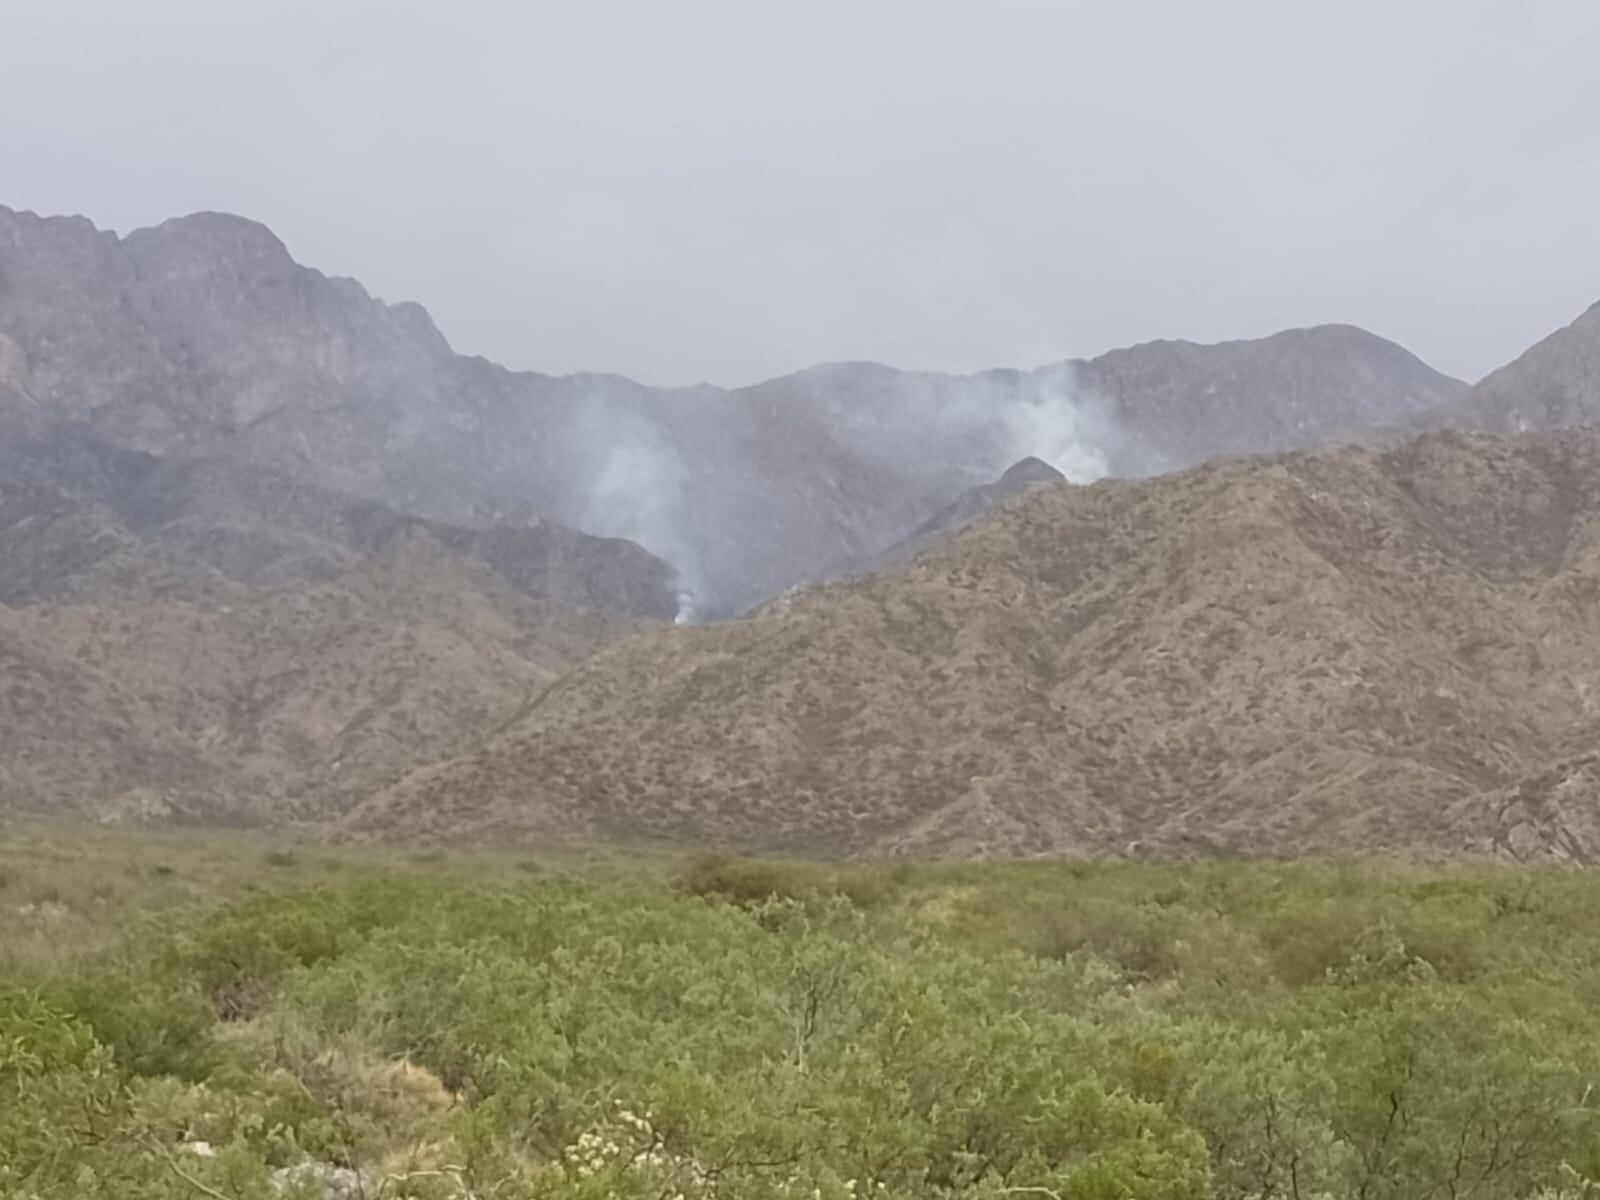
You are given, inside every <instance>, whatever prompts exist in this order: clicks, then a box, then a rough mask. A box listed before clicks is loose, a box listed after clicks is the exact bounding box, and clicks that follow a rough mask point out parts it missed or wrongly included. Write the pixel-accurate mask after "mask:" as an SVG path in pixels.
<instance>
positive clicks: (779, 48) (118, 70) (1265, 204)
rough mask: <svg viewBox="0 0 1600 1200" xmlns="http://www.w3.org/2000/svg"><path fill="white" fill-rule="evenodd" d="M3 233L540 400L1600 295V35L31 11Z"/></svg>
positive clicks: (1001, 14)
mask: <svg viewBox="0 0 1600 1200" xmlns="http://www.w3.org/2000/svg"><path fill="white" fill-rule="evenodd" d="M5 15H6V33H7V42H8V44H10V45H12V46H14V47H19V48H22V49H21V50H19V52H18V53H17V54H15V55H14V57H13V61H11V62H10V63H8V66H7V70H6V71H5V72H3V73H0V161H3V162H4V163H5V164H6V171H5V189H4V194H3V196H0V201H3V202H4V203H6V204H10V205H13V206H16V207H23V208H32V209H35V210H37V211H40V212H54V213H68V212H82V213H87V214H89V215H90V216H92V217H93V218H94V219H95V220H97V221H98V222H100V223H102V224H104V225H107V226H109V227H112V228H115V229H118V230H121V231H124V232H126V231H128V230H131V229H133V228H136V227H138V226H143V225H152V224H155V223H157V222H159V221H161V220H164V219H166V218H167V217H170V216H173V215H175V214H179V213H185V212H195V211H201V210H206V209H220V210H225V211H231V212H239V213H245V214H248V215H250V216H252V217H255V218H257V219H260V220H262V221H264V222H266V223H267V224H268V225H269V226H271V227H272V228H273V229H274V230H275V231H277V232H278V233H279V234H280V235H281V236H282V237H284V239H285V240H286V241H287V242H288V243H289V245H290V246H292V247H293V249H294V251H295V253H296V254H297V256H299V257H300V258H301V259H302V260H303V261H305V262H308V263H314V264H316V265H317V266H319V267H321V268H323V269H325V270H328V271H331V272H335V273H339V274H347V275H351V276H354V277H356V278H359V279H360V280H362V282H363V283H364V284H365V285H366V286H368V287H369V288H371V289H373V290H374V291H375V292H376V293H377V294H379V295H382V296H385V297H388V298H394V299H398V298H402V297H415V298H418V299H420V300H423V301H424V302H425V303H427V304H428V306H429V308H430V310H431V311H432V312H433V313H434V315H435V317H436V318H437V319H438V321H439V323H440V325H441V327H443V328H444V329H446V330H447V331H448V332H449V333H450V336H451V338H452V341H453V342H454V343H455V344H456V345H457V346H458V347H459V348H460V349H462V350H464V351H465V352H468V353H483V354H486V355H488V356H489V357H490V358H492V359H494V360H495V361H498V362H503V363H506V364H508V365H509V366H512V367H517V368H522V369H531V370H541V371H549V372H553V373H556V374H563V373H567V372H572V371H583V370H589V371H615V372H619V373H621V374H625V375H628V376H630V377H633V378H637V379H640V380H643V381H645V382H648V383H652V384H668V383H685V384H688V383H694V382H697V381H700V380H711V381H713V382H716V383H718V384H720V385H723V386H742V385H746V384H749V383H750V382H751V381H754V380H758V379H762V378H769V377H773V376H777V375H780V374H784V373H786V372H790V371H793V370H796V369H799V368H802V367H804V366H805V365H807V364H809V363H814V362H827V361H848V360H857V359H874V360H878V361H883V362H889V363H892V364H894V365H896V366H900V367H905V368H925V369H926V368H936V369H940V370H948V371H956V372H971V371H978V370H983V369H986V368H989V367H992V366H996V365H1003V364H1012V365H1018V366H1032V365H1034V364H1038V363H1045V362H1052V361H1059V360H1063V359H1067V358H1071V357H1074V356H1087V355H1093V354H1097V353H1100V352H1101V351H1103V350H1105V349H1106V348H1108V347H1111V346H1119V345H1130V344H1133V343H1137V342H1141V341H1143V340H1145V339H1147V338H1149V337H1151V336H1157V335H1159V336H1166V337H1182V338H1187V339H1189V340H1193V341H1197V342H1213V341H1218V340H1222V339H1227V338H1237V337H1250V336H1257V335H1259V334H1261V333H1263V332H1266V331H1269V330H1273V329H1280V328H1284V327H1289V326H1303V325H1314V324H1319V323H1324V322H1329V321H1350V322H1354V323H1356V324H1359V325H1361V326H1363V327H1365V328H1369V329H1375V330H1380V331H1382V332H1383V333H1384V334H1385V335H1387V336H1389V337H1393V338H1395V339H1397V340H1398V341H1400V342H1401V343H1403V344H1404V345H1407V346H1409V347H1411V348H1412V349H1414V350H1416V351H1417V352H1418V353H1420V354H1421V355H1422V357H1423V358H1425V359H1427V360H1428V361H1429V362H1432V363H1434V364H1435V365H1437V366H1438V367H1440V368H1441V369H1442V370H1444V371H1446V372H1447V373H1449V374H1451V375H1455V376H1457V377H1460V378H1465V379H1474V378H1477V377H1479V376H1481V375H1482V374H1483V373H1484V372H1486V371H1487V370H1489V369H1490V368H1491V367H1493V366H1496V365H1498V364H1499V363H1500V362H1503V361H1506V360H1508V359H1510V358H1511V357H1512V356H1513V355H1515V354H1516V353H1518V352H1520V350H1521V349H1522V348H1524V347H1525V346H1527V345H1528V344H1530V343H1531V342H1533V341H1534V340H1535V339H1537V338H1538V337H1540V336H1542V335H1543V334H1544V333H1545V332H1546V331H1548V330H1549V329H1551V328H1554V327H1555V326H1557V325H1558V324H1561V323H1563V322H1565V321H1567V320H1568V319H1570V317H1571V315H1572V314H1573V313H1575V312H1578V311H1580V310H1581V309H1582V308H1584V307H1585V306H1586V305H1588V304H1589V303H1591V302H1592V300H1593V299H1594V297H1593V295H1592V292H1593V286H1594V284H1593V281H1594V279H1595V278H1596V276H1597V274H1600V245H1597V243H1596V241H1595V239H1594V238H1593V236H1592V224H1591V221H1592V217H1591V211H1590V210H1591V209H1592V197H1593V196H1595V195H1596V194H1597V193H1600V126H1597V124H1596V122H1594V121H1593V120H1592V119H1591V114H1593V113H1594V112H1596V111H1600V74H1597V73H1596V72H1594V71H1593V70H1591V69H1590V61H1589V60H1590V58H1591V57H1592V52H1593V47H1594V46H1595V45H1596V44H1597V43H1600V8H1597V7H1596V6H1594V5H1592V4H1586V3H1581V2H1574V0H1552V2H1548V3H1540V4H1537V5H1535V6H1534V7H1533V10H1532V11H1529V10H1527V9H1525V8H1524V7H1523V6H1514V5H1511V6H1508V5H1500V4H1488V3H1478V2H1475V0H1473V2H1461V0H1415V2H1413V3H1407V4H1404V5H1394V4H1389V3H1383V2H1382V0H1352V2H1350V3H1345V4H1339V5H1329V6H1324V7H1314V8H1311V9H1307V8H1305V7H1304V6H1286V5H1277V4H1270V3H1261V2H1258V0H1222V2H1219V3H1211V4H1205V5H1194V4H1190V3H1185V2H1182V0H1165V2H1162V0H1157V2H1156V3H1151V4H1141V5H1110V4H1092V3H1076V2H1063V3H1055V2H1048V3H1047V2H1044V0H998V2H996V3H985V4H974V3H961V2H957V0H884V2H882V3H874V4H871V5H860V4H853V3H845V2H844V0H804V2H800V0H775V2H773V3H763V4H759V5H750V4H741V3H730V2H729V0H683V2H681V3H675V4H672V5H661V4H657V3H653V2H651V0H601V2H599V3H594V4H553V3H536V4H525V3H519V2H516V0H481V2H480V3H475V4H474V5H473V6H472V16H471V18H470V19H467V18H463V17H462V16H461V15H460V14H459V13H458V12H457V11H456V10H455V9H453V8H451V7H450V6H416V5H395V4H390V3H382V2H380V0H344V2H341V3H339V4H332V5H330V4H326V3H319V2H316V0H281V2H277V3H273V4H215V3H212V2H211V0H142V2H141V3H139V4H137V5H132V4H120V3H106V2H103V0H101V2H95V0H12V2H11V3H8V4H7V5H6V7H5Z"/></svg>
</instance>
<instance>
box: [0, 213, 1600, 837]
mask: <svg viewBox="0 0 1600 1200" xmlns="http://www.w3.org/2000/svg"><path fill="white" fill-rule="evenodd" d="M1597 420H1600V306H1597V307H1596V308H1595V309H1591V310H1590V311H1589V312H1588V313H1586V314H1584V315H1583V316H1581V317H1580V318H1579V319H1578V320H1577V321H1576V322H1574V324H1573V325H1571V326H1569V327H1568V328H1567V329H1564V330H1561V331H1558V332H1557V333H1556V334H1554V335H1552V336H1551V337H1550V338H1548V339H1546V340H1545V341H1544V342H1541V343H1540V344H1539V345H1537V346H1535V347H1533V348H1531V349H1530V350H1529V351H1528V352H1527V353H1526V354H1524V355H1523V356H1522V357H1520V358H1519V359H1518V360H1516V361H1515V362H1513V363H1511V364H1508V365H1507V366H1506V367H1504V368H1502V369H1501V370H1499V371H1497V372H1494V373H1493V374H1491V375H1490V376H1488V377H1487V378H1486V379H1484V380H1483V381H1481V382H1480V383H1479V384H1477V385H1475V386H1471V387H1469V386H1468V385H1467V384H1465V383H1462V382H1459V381H1456V380H1453V379H1450V378H1448V377H1446V376H1444V375H1442V374H1440V373H1438V372H1436V371H1434V370H1432V369H1431V368H1429V367H1428V366H1427V365H1426V364H1424V363H1422V362H1421V361H1420V360H1418V359H1417V358H1416V357H1415V356H1413V355H1411V354H1410V353H1409V352H1407V351H1405V350H1403V349H1402V348H1400V347H1398V346H1396V345H1394V344H1393V343H1391V342H1388V341H1385V340H1384V339H1382V338H1379V337H1376V336H1374V335H1372V334H1369V333H1366V332H1364V331H1362V330H1359V329H1356V328H1354V327H1351V326H1342V325H1331V326H1320V327H1316V328H1312V329H1303V330H1290V331H1285V332H1283V333H1279V334H1275V335H1272V336H1270V337H1266V338H1261V339H1258V340H1254V341H1241V342H1231V343H1224V344H1220V345H1214V346H1199V345H1193V344H1190V343H1184V342H1153V343H1147V344H1145V345H1142V346H1136V347H1131V348H1129V349H1125V350H1116V351H1112V352H1110V353H1108V354H1105V355H1102V356H1100V357H1098V358H1094V359H1088V360H1074V361H1069V362H1062V363H1057V364H1053V365H1048V366H1045V367H1041V368H1038V369H1035V370H1028V371H1014V370H994V371H988V372H983V373H980V374H977V375H972V376H949V375H938V374H930V373H918V372H906V371H897V370H893V369H891V368H888V367H883V366H879V365H876V364H867V363H851V364H834V365H828V366H822V367H816V368H812V369H810V370H807V371H802V372H799V373H797V374H795V375H791V376H786V377H783V378H780V379H775V380H771V381H768V382H766V383H762V384H757V385H754V386H752V387H747V388H741V389H732V390H725V389H718V388H712V387H709V386H701V387H694V388H686V389H672V390H661V389H653V388H649V387H646V386H644V385H640V384H637V383H633V382H631V381H628V380H625V379H621V378H619V377H615V376H605V375H582V376H568V377H562V378H555V377H551V376H544V375H537V374H532V373H519V372H511V371H507V370H505V369H503V368H501V367H498V366H496V365H494V364H492V363H489V362H486V361H484V360H482V359H478V358H470V357H465V356H461V355H457V354H456V353H454V352H453V351H452V350H451V348H450V346H449V344H448V342H447V341H446V339H445V338H444V337H443V335H441V334H440V333H439V332H438V330H437V329H436V328H435V327H434V325H433V323H432V321H431V320H430V319H429V318H428V316H427V314H426V312H425V311H424V310H422V309H421V308H420V307H419V306H417V305H414V304H387V303H384V302H382V301H380V300H377V299H375V298H373V297H371V296H370V295H368V294H367V292H366V291H365V290H364V289H363V288H361V287H360V285H359V284H356V283H354V282H353V281H350V280H341V279H334V278H328V277H326V276H324V275H322V274H321V273H319V272H317V271H315V270H312V269H310V268H307V267H303V266H301V265H299V264H297V263H296V262H295V261H294V260H293V259H292V257H291V256H290V255H289V253H288V251H287V249H286V248H285V247H284V246H283V245H282V243H281V242H280V241H278V239H277V238H276V237H274V236H273V235H272V234H271V233H270V231H268V230H267V229H266V228H265V227H263V226H261V225H259V224H257V223H254V222H251V221H248V220H245V219H242V218H239V217H233V216H228V215H223V214H198V215H196V216H192V217H186V218H180V219H178V220H174V221H169V222H167V223H166V224H164V225H161V226H159V227H157V228H155V229H149V230H140V231H137V232H134V233H130V234H128V235H127V236H126V237H119V236H117V235H115V234H112V233H109V232H104V231H100V230H97V229H95V227H94V226H93V225H91V224H90V223H89V222H88V221H86V220H84V219H82V218H40V217H36V216H34V215H32V214H28V213H18V212H13V211H11V210H8V209H3V208H0V811H36V812H37V811H49V812H76V813H81V814H92V815H98V816H124V817H128V816H137V817H143V818H151V819H168V820H204V821H212V822H216V821H228V822H258V821H307V822H315V823H318V824H319V825H321V826H324V827H330V828H331V827H341V828H344V829H346V830H349V831H357V832H382V833H386V834H387V833H404V834H407V835H412V836H422V835H426V836H434V837H474V838H476V837H506V836H515V837H528V838H539V837H551V836H560V837H581V838H594V837H601V838H607V839H632V840H649V841H660V840H666V841H673V842H680V843H693V844H717V845H728V846H737V847H743V848H750V849H760V850H779V851H787V852H807V853H827V854H851V853H931V852H937V853H954V854H964V855H1015V854H1159V855H1166V856H1170V855H1200V854H1251V855H1279V854H1307V853H1326V852H1356V853H1371V852H1382V853H1397V854H1406V855H1423V856H1441V855H1443V856H1449V855H1462V854H1465V855H1511V856H1514V857H1519V858H1540V857H1553V858H1562V859H1575V860H1579V861H1589V860H1590V859H1591V858H1592V857H1593V856H1594V855H1596V854H1597V853H1600V842H1597V840H1596V839H1597V838H1600V828H1596V825H1595V821H1594V820H1593V818H1592V817H1591V816H1589V815H1588V814H1589V813H1590V812H1592V811H1593V801H1594V800H1595V798H1596V796H1595V788H1596V781H1597V777H1600V772H1597V771H1596V769H1595V766H1594V760H1593V757H1592V751H1591V749H1590V748H1591V747H1592V745H1593V734H1594V732H1595V727H1594V720H1593V713H1592V709H1591V701H1590V693H1591V688H1593V687H1595V686H1597V685H1600V675H1597V673H1596V668H1600V662H1597V661H1596V660H1595V654H1594V651H1593V650H1592V649H1591V648H1590V647H1591V646H1593V645H1596V644H1600V643H1597V642H1596V640H1595V634H1596V633H1597V632H1600V630H1597V629H1596V628H1595V627H1594V623H1595V620H1596V617H1595V616H1594V615H1593V614H1594V612H1595V611H1596V609H1595V605H1594V603H1593V601H1594V596H1595V589H1596V587H1597V586H1600V577H1597V576H1596V574H1595V572H1596V570H1597V569H1600V568H1596V566H1595V564H1596V563H1597V562H1600V557H1597V554H1600V547H1597V546H1596V543H1595V541H1594V538H1595V529H1596V516H1597V507H1600V500H1597V489H1596V488H1595V487H1594V486H1592V485H1591V484H1590V480H1591V478H1593V477H1594V476H1595V468H1596V466H1597V465H1600V464H1597V461H1596V459H1597V456H1600V447H1597V443H1596V435H1595V434H1592V433H1590V432H1587V431H1586V430H1585V429H1584V428H1583V427H1585V426H1588V425H1591V424H1593V423H1595V422H1596V421H1597ZM739 614H744V615H742V616H740V617H739V619H736V620H729V619H728V618H730V617H734V616H738V615H739ZM675 624H679V625H681V624H688V625H691V626H698V627H692V628H675V627H674V626H675Z"/></svg>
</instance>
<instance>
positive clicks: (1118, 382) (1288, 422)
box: [1077, 325, 1467, 475]
mask: <svg viewBox="0 0 1600 1200" xmlns="http://www.w3.org/2000/svg"><path fill="white" fill-rule="evenodd" d="M1077 381H1078V385H1079V386H1080V387H1082V388H1083V389H1085V390H1086V391H1088V392H1089V393H1091V394H1102V395H1106V396H1110V397H1113V398H1114V402H1115V405H1116V408H1115V414H1116V419H1117V422H1118V424H1119V425H1120V426H1121V427H1122V428H1125V429H1127V430H1128V431H1129V432H1130V434H1131V437H1130V442H1129V444H1128V445H1127V446H1126V448H1125V449H1124V450H1123V451H1122V453H1120V454H1118V455H1115V456H1113V459H1112V462H1111V468H1112V473H1113V474H1115V475H1146V474H1155V473H1157V472H1159V471H1165V470H1174V469H1180V468H1183V467H1191V466H1196V465H1198V464H1199V463H1202V462H1204V461H1206V460H1207V459H1211V458H1216V457H1219V456H1222V455H1236V454H1260V453H1275V452H1280V451H1284V450H1305V449H1311V448H1313V447H1316V446H1321V445H1325V444H1327V443H1329V442H1334V441H1359V440H1361V439H1362V438H1363V437H1364V436H1366V435H1367V434H1369V433H1371V432H1372V431H1373V430H1376V429H1381V428H1382V427H1383V426H1385V425H1386V424H1389V423H1391V422H1396V421H1402V420H1405V419H1407V418H1409V417H1413V416H1415V415H1416V414H1419V413H1423V412H1427V411H1429V410H1431V409H1434V408H1437V407H1439V406H1441V405H1446V404H1449V403H1451V402H1453V401H1457V400H1459V399H1460V398H1461V397H1463V396H1464V395H1465V394H1466V392H1467V385H1466V384H1464V383H1462V382H1461V381H1460V380H1456V379H1451V378H1450V377H1448V376H1446V375H1441V374H1440V373H1439V372H1437V371H1435V370H1434V369H1433V368H1432V367H1430V366H1428V365H1427V364H1426V363H1424V362H1423V361H1422V360H1421V359H1419V358H1418V357H1417V356H1416V355H1414V354H1412V353H1411V352H1410V351H1408V350H1405V349H1403V348H1402V347H1400V346H1397V345H1395V344H1394V343H1393V342H1390V341H1386V340H1385V339H1383V338H1380V337H1376V336H1374V335H1373V334H1370V333H1368V332H1366V331H1365V330H1363V329H1358V328H1356V327H1355V326H1353V325H1319V326H1316V327H1314V328H1310V329H1290V330H1285V331H1284V332H1282V333H1276V334H1273V335H1272V336H1270V337H1264V338H1257V339H1254V340H1251V341H1234V342H1221V343H1218V344H1216V345H1210V346H1203V345H1196V344H1194V343H1192V342H1147V343H1145V344H1144V345H1142V346H1134V347H1132V348H1130V349H1127V350H1113V351H1111V352H1110V353H1109V354H1103V355H1101V356H1100V357H1099V358H1095V359H1091V360H1089V361H1088V362H1083V363H1079V364H1077Z"/></svg>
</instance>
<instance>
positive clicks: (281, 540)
mask: <svg viewBox="0 0 1600 1200" xmlns="http://www.w3.org/2000/svg"><path fill="white" fill-rule="evenodd" d="M676 603H677V601H676V596H675V594H674V591H673V587H672V578H671V572H670V569H669V568H668V567H667V566H666V565H665V564H664V563H661V562H660V561H659V560H656V559H653V558H651V557H650V556H649V555H647V554H646V553H645V552H644V551H643V550H641V549H639V547H637V546H635V545H633V544H632V543H628V542H619V541H609V540H605V539H599V538H592V537H588V536H586V535H583V534H578V533H574V532H573V531H571V530H567V529H561V528H558V527H547V526H535V527H527V528H514V529H487V530H471V529H463V528H459V527H454V526H449V525H444V524H441V523H439V522H432V521H425V520H422V519H419V518H416V517H408V516H402V515H399V514H396V513H393V512H391V511H389V510H387V509H384V508H382V507H380V506H379V505H376V504H374V503H371V502H369V501H363V500H357V499H354V498H351V497H347V496H342V495H340V494H338V493H334V492H330V491H327V490H323V489H318V488H316V487H314V486H313V485H310V484H308V483H305V482H303V481H298V480H295V479H294V478H292V477H285V476H282V475H279V474H275V473H273V472H271V471H270V470H267V469H265V468H255V467H249V466H247V465H244V464H241V463H238V462H219V461H217V460H214V459H186V458H177V457H164V458H158V457H154V456H152V455H148V454H144V453H141V452H138V451H129V450H117V449H114V448H111V447H107V446H106V445H105V444H104V443H102V442H101V441H99V440H98V439H97V438H94V437H88V436H85V435H83V434H82V433H81V431H77V430H73V429H70V428H64V427H61V426H49V425H47V424H46V423H35V424H34V427H33V428H32V429H31V430H29V431H22V430H19V429H18V428H17V427H16V425H15V424H14V423H12V422H9V421H7V420H5V419H3V418H0V811H5V810H24V811H34V812H38V811H49V812H87V813H96V814H105V813H135V814H140V815H147V816H159V817H167V818H189V819H196V820H199V819H204V820H212V821H217V820H227V821H278V820H292V819H297V818H311V817H327V816H331V815H336V814H337V813H338V812H339V811H340V809H341V806H343V805H345V804H347V803H349V801H350V798H351V797H353V796H354V795H357V794H359V793H360V792H361V791H362V790H363V789H367V788H370V787H372V786H373V785H374V784H375V783H377V782H378V781H379V780H381V779H384V778H387V777H388V776H389V775H391V774H392V773H393V772H395V771H397V770H400V769H402V768H404V767H406V766H408V765H415V764H417V763H420V762H426V761H428V760H429V759H431V758H435V757H438V756H439V755H442V754H444V753H446V752H447V751H448V750H450V749H452V748H456V747H459V746H461V745H464V744H470V743H471V742H472V741H473V740H474V739H476V738H478V737H480V736H481V735H482V734H483V732H484V731H485V730H486V729H490V728H493V727H494V726H495V725H496V724H498V723H500V722H503V721H505V720H507V719H509V718H510V717H511V716H512V715H514V714H515V712H516V711H517V710H518V708H519V707H520V706H521V705H522V704H523V703H525V702H526V700H527V699H528V698H529V696H530V695H532V694H533V693H535V692H536V691H537V690H538V689H540V688H542V687H543V686H545V685H547V684H548V683H549V682H550V681H551V680H553V679H554V678H556V677H557V676H558V675H559V674H560V673H562V672H563V671H565V670H567V669H568V668H570V667H571V666H572V665H573V664H574V663H576V662H577V661H578V660H580V659H581V658H582V657H583V656H585V655H586V654H588V653H590V652H591V651H592V650H593V649H594V648H595V647H596V646H597V645H599V644H601V643H602V642H604V641H606V640H608V639H610V638H613V637H616V636H619V635H620V634H621V633H623V632H624V631H625V630H626V629H627V628H628V627H630V626H631V625H632V624H634V623H636V622H638V621H641V620H651V619H654V620H658V621H663V620H669V619H671V617H672V616H673V614H674V612H675V610H676Z"/></svg>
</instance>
